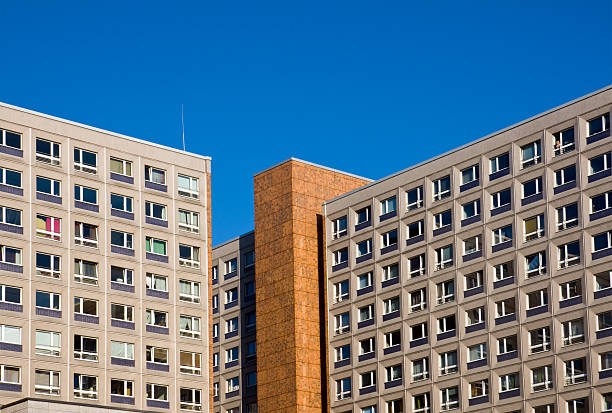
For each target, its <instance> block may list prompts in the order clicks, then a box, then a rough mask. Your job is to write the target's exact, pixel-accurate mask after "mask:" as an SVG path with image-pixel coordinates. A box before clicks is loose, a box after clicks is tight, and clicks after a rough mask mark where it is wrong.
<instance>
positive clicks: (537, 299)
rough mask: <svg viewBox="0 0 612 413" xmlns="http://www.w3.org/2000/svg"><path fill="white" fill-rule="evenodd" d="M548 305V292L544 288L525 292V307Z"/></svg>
mask: <svg viewBox="0 0 612 413" xmlns="http://www.w3.org/2000/svg"><path fill="white" fill-rule="evenodd" d="M545 305H548V292H547V290H546V289H543V290H538V291H533V292H530V293H528V294H527V309H529V310H531V309H533V308H537V307H543V306H545Z"/></svg>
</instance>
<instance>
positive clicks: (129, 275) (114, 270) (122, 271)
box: [111, 265, 134, 285]
mask: <svg viewBox="0 0 612 413" xmlns="http://www.w3.org/2000/svg"><path fill="white" fill-rule="evenodd" d="M111 283H115V284H123V285H134V271H132V270H130V269H128V268H122V267H116V266H114V265H111Z"/></svg>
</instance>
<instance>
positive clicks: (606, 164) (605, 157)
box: [588, 152, 610, 176]
mask: <svg viewBox="0 0 612 413" xmlns="http://www.w3.org/2000/svg"><path fill="white" fill-rule="evenodd" d="M597 158H603V169H602V170H601V171H594V170H593V166H592V162H593V161H594V160H595V159H597ZM608 169H610V152H605V153H601V154H599V155H597V156H594V157H592V158H589V173H588V176H592V175H595V174H598V173H600V172H603V171H607V170H608Z"/></svg>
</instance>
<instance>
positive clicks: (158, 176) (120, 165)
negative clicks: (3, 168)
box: [0, 129, 199, 199]
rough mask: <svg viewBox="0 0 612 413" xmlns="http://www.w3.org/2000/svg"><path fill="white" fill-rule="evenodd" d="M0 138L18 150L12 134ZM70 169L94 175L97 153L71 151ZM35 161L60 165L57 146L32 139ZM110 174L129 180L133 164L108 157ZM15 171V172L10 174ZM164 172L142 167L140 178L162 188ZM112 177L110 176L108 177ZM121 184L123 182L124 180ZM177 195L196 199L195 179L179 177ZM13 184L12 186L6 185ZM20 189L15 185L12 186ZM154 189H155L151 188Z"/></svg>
mask: <svg viewBox="0 0 612 413" xmlns="http://www.w3.org/2000/svg"><path fill="white" fill-rule="evenodd" d="M0 132H1V133H0V137H1V138H2V141H1V143H0V145H2V146H6V147H10V148H13V149H17V150H21V149H22V148H21V135H20V134H18V133H15V132H11V131H6V130H1V129H0ZM73 158H74V162H73V166H74V169H75V170H76V171H80V172H85V173H91V174H97V172H98V154H97V153H96V152H93V151H89V150H86V149H81V148H74V153H73ZM36 161H37V162H41V163H46V164H49V165H54V166H59V165H61V163H62V162H61V161H62V160H61V144H60V143H58V142H53V141H49V140H45V139H41V138H36ZM109 162H110V171H111V174H117V175H120V176H124V177H128V178H133V176H134V175H133V164H132V162H131V161H128V160H125V159H120V158H116V157H110V160H109ZM13 172H17V171H13ZM166 173H167V172H166V170H164V169H162V168H158V167H155V166H150V165H145V169H144V175H145V182H151V183H153V184H158V185H164V186H165V185H166ZM111 177H112V175H111ZM124 182H125V181H124ZM177 183H178V194H179V195H181V196H185V197H188V198H194V199H198V198H199V186H198V178H194V177H191V176H188V175H184V174H179V175H178V179H177ZM10 185H13V184H10ZM13 186H19V187H21V184H19V185H13ZM153 189H156V188H153Z"/></svg>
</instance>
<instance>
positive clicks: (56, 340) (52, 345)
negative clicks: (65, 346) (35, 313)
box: [36, 330, 62, 357]
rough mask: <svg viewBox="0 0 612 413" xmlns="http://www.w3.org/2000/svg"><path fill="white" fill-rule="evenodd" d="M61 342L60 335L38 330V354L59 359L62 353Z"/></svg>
mask: <svg viewBox="0 0 612 413" xmlns="http://www.w3.org/2000/svg"><path fill="white" fill-rule="evenodd" d="M61 341H62V340H61V335H60V333H56V332H53V331H44V330H36V354H41V355H43V356H54V357H59V356H60V354H61V352H62V345H61Z"/></svg>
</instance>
